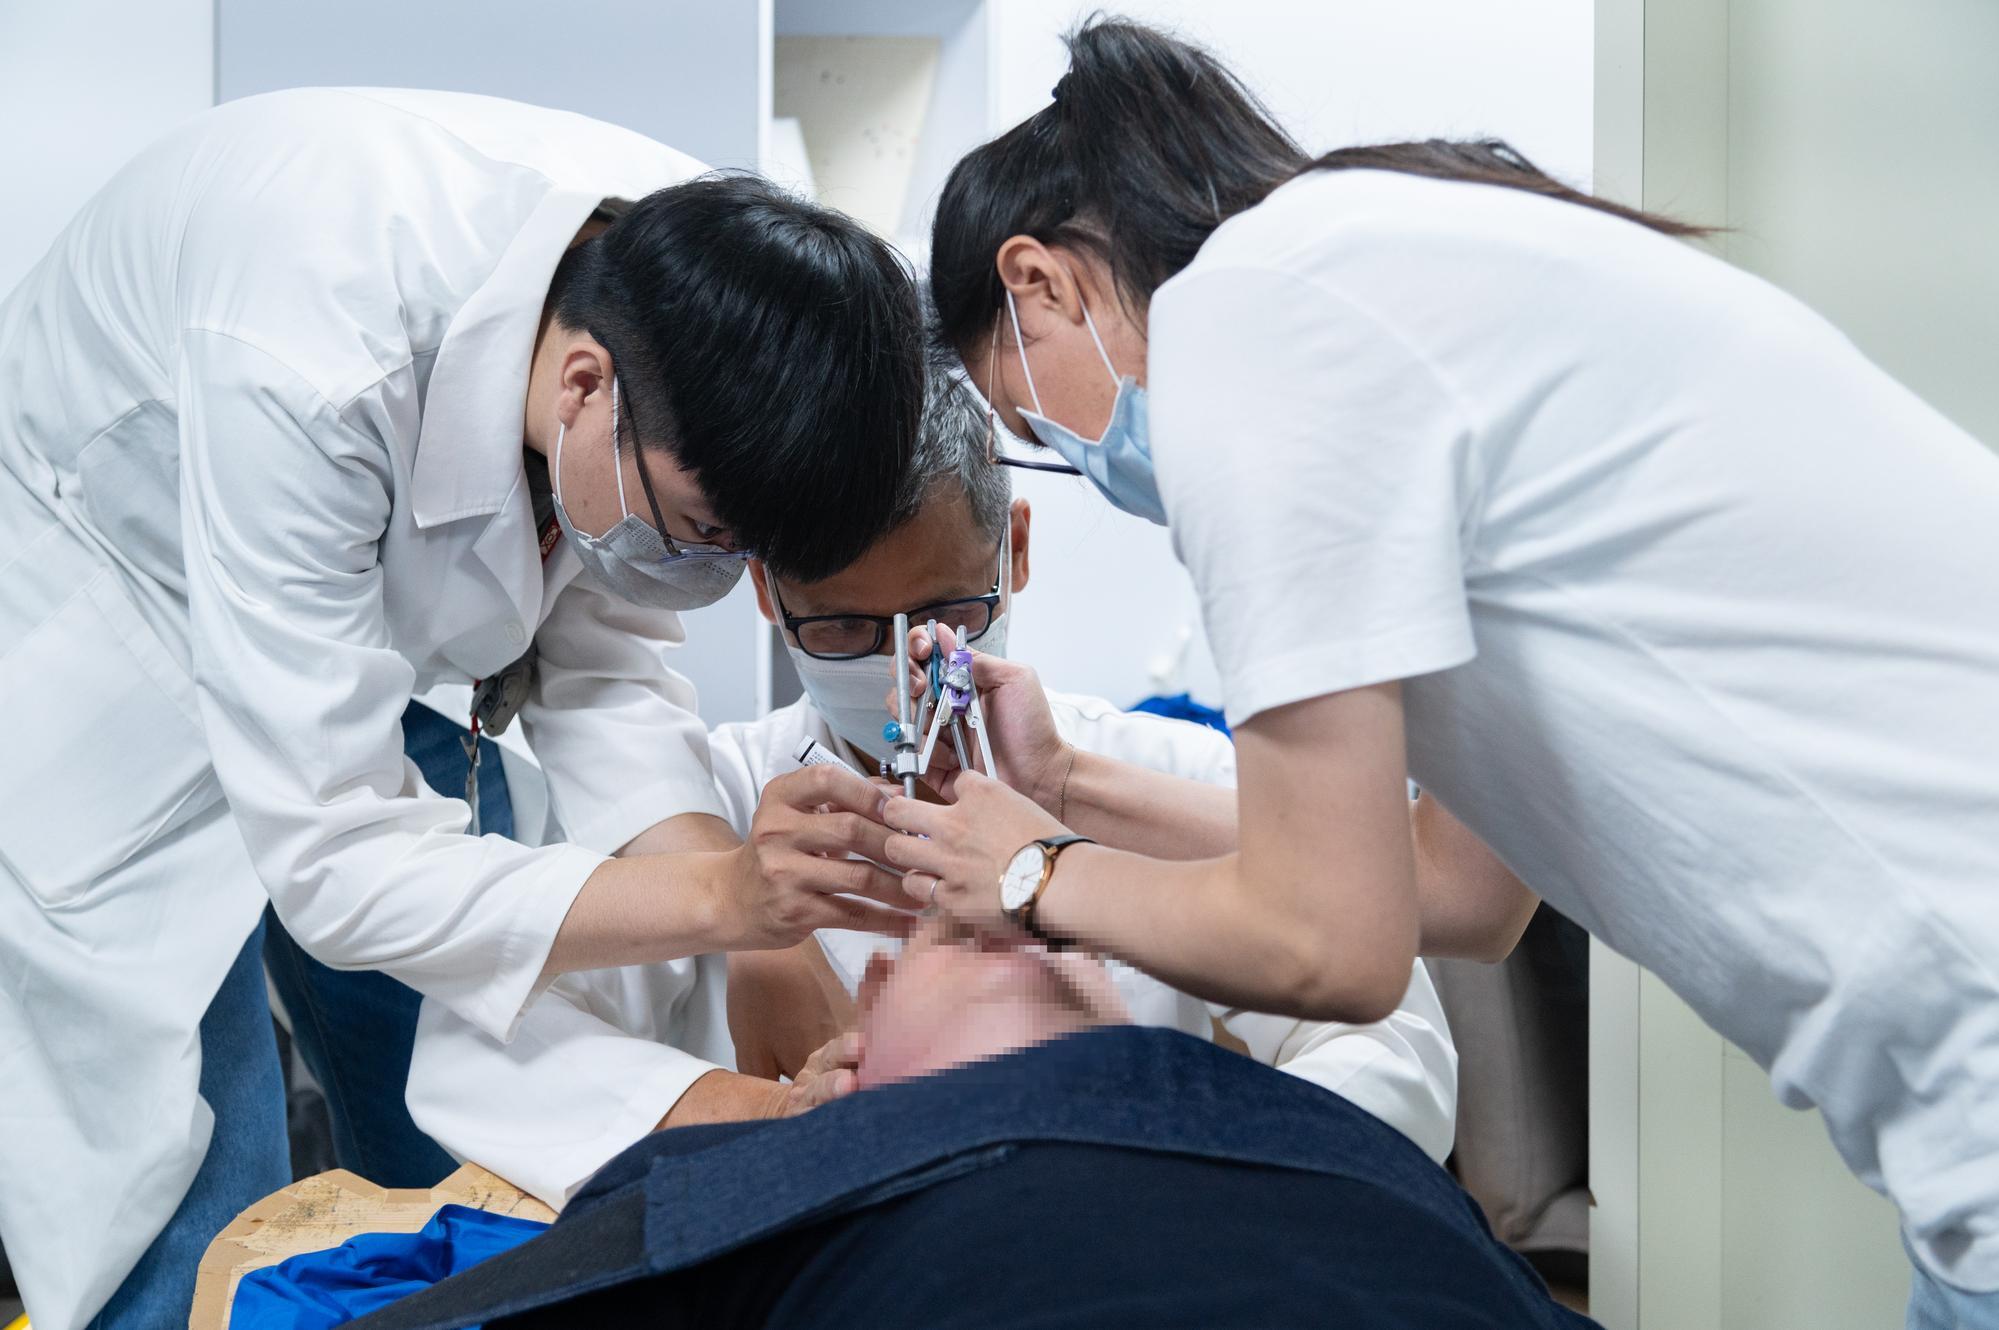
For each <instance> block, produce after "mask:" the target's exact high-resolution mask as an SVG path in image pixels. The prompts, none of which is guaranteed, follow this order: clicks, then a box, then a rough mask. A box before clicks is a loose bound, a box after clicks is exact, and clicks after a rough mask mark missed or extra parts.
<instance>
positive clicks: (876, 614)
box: [750, 369, 1030, 758]
mask: <svg viewBox="0 0 1999 1330" xmlns="http://www.w3.org/2000/svg"><path fill="white" fill-rule="evenodd" d="M1011 494H1012V490H1011V487H1010V485H1009V482H1008V480H1007V476H1006V468H1005V467H1003V466H1000V465H999V464H998V463H996V462H994V461H993V460H992V456H991V453H990V452H989V451H988V426H987V421H986V413H985V410H984V408H983V407H981V406H980V405H979V402H978V399H977V398H976V397H975V396H973V395H972V393H971V391H970V390H969V389H968V388H966V387H965V386H964V384H963V383H962V382H961V381H960V380H959V379H958V378H957V377H956V376H955V375H953V374H950V373H947V372H942V371H940V370H936V369H933V371H932V374H931V379H930V386H929V390H928V396H927V398H926V401H925V404H924V412H923V424H922V428H921V431H920V433H919V435H918V438H917V445H916V455H915V458H914V459H913V460H912V462H911V463H910V469H909V472H908V474H907V475H906V476H905V477H904V480H903V483H902V488H901V492H900V493H899V494H898V495H897V498H896V503H895V518H894V521H895V526H894V528H893V529H892V530H890V531H889V533H888V534H887V535H886V536H883V537H882V538H881V539H880V540H878V541H876V542H875V543H874V544H873V545H872V546H870V547H869V548H868V550H867V552H866V553H864V554H862V555H861V557H860V558H858V559H856V560H855V561H854V562H853V563H851V564H849V565H848V566H847V567H846V568H843V569H841V570H840V571H839V572H837V573H834V574H833V575H832V576H830V577H825V578H821V579H820V580H818V581H816V582H803V581H799V580H797V579H793V578H781V577H778V576H776V575H775V574H774V573H772V572H771V571H770V570H769V569H767V568H765V567H764V566H763V565H762V564H761V563H759V562H757V561H756V560H754V559H752V560H751V561H750V573H751V580H752V582H753V583H754V584H755V586H756V592H757V604H758V607H759V608H760V609H761V610H762V612H763V615H764V617H765V618H766V619H769V620H770V621H771V622H772V623H774V624H777V625H778V627H779V629H780V630H781V632H782V635H783V641H784V644H785V648H786V653H787V655H788V656H789V658H790V660H791V664H792V668H793V669H794V670H795V671H796V672H797V674H798V677H799V681H800V683H801V684H802V685H803V686H804V689H805V691H806V692H807V693H808V694H809V695H810V696H811V698H812V702H813V706H814V707H815V709H817V710H818V711H819V713H820V714H821V715H822V716H824V717H825V719H826V721H827V723H828V724H829V725H831V726H832V728H833V730H834V732H835V733H837V734H839V735H840V736H841V737H842V738H844V739H845V740H847V742H848V743H850V744H852V745H853V746H854V747H856V748H857V749H859V750H860V751H862V752H864V753H868V754H870V755H871V756H873V757H876V758H882V757H885V756H887V755H888V752H889V749H888V746H887V744H886V743H884V741H883V740H882V735H881V730H882V723H883V722H884V721H886V720H887V719H888V715H887V713H886V712H885V711H884V710H883V707H882V698H883V697H884V695H886V694H887V692H888V689H889V686H890V681H891V680H892V679H893V678H894V674H893V671H892V668H891V665H890V662H889V659H888V657H889V656H890V655H891V654H893V652H894V650H895V642H894V639H893V637H892V636H891V634H890V633H889V631H888V624H889V621H890V620H891V619H893V618H894V616H895V615H897V614H898V613H907V614H908V615H909V617H910V622H911V623H913V624H916V625H918V626H921V625H922V624H923V623H924V621H925V620H926V619H932V618H934V619H936V620H937V621H938V622H939V623H941V624H944V625H946V626H948V627H950V628H952V629H954V630H955V629H957V628H960V627H963V628H964V629H966V630H967V632H968V633H969V635H970V644H971V645H972V646H973V647H974V648H976V649H977V650H979V651H983V652H986V653H987V654H989V655H995V656H1003V655H1005V654H1006V624H1007V621H1008V619H1009V617H1010V616H1011V614H1012V609H1013V598H1014V594H1015V593H1016V592H1018V591H1019V590H1020V589H1021V588H1022V587H1024V586H1026V585H1027V574H1028V559H1027V545H1028V527H1029V516H1030V514H1029V511H1028V505H1027V501H1026V500H1025V499H1013V498H1011Z"/></svg>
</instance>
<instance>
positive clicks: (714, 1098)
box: [659, 1067, 785, 1129]
mask: <svg viewBox="0 0 1999 1330" xmlns="http://www.w3.org/2000/svg"><path fill="white" fill-rule="evenodd" d="M784 1104H785V1098H784V1086H783V1085H781V1084H779V1083H778V1082H777V1081H767V1080H764V1079H763V1078H762V1077H760V1076H744V1075H742V1074H741V1073H739V1072H733V1071H725V1070H723V1069H722V1068H720V1067H717V1068H716V1069H715V1070H713V1071H711V1072H709V1073H708V1074H707V1075H705V1076H703V1077H701V1079H699V1080H697V1081H695V1082H694V1084H692V1085H690V1086H688V1087H687V1092H686V1093H685V1094H683V1095H681V1096H680V1098H679V1100H678V1101H677V1102H675V1104H674V1105H673V1107H672V1108H670V1109H668V1110H667V1113H666V1116H665V1117H663V1118H661V1119H660V1121H659V1125H660V1128H662V1129H664V1128H667V1127H697V1126H700V1125H702V1124H704V1123H709V1122H747V1121H752V1120H756V1119H762V1118H775V1117H782V1116H783V1114H784Z"/></svg>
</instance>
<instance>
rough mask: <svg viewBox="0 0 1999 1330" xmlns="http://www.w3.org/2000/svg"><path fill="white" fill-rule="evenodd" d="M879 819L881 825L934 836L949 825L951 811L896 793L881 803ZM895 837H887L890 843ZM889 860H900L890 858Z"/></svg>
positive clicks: (913, 833) (915, 833)
mask: <svg viewBox="0 0 1999 1330" xmlns="http://www.w3.org/2000/svg"><path fill="white" fill-rule="evenodd" d="M881 820H882V825H884V826H886V827H889V828H891V829H893V830H896V831H906V832H908V833H910V835H913V836H934V835H936V834H937V833H938V832H940V831H943V830H944V829H945V828H946V827H948V826H950V825H951V813H950V810H949V809H947V808H944V807H942V806H940V805H938V804H927V803H924V802H923V801H922V800H921V799H906V798H904V797H903V796H901V795H899V794H898V795H891V796H889V798H888V799H887V800H885V801H884V802H883V803H882V807H881ZM897 839H899V838H897V837H890V838H889V840H890V843H891V844H893V843H894V841H895V840H897ZM890 862H892V863H897V862H900V861H899V860H895V859H891V860H890Z"/></svg>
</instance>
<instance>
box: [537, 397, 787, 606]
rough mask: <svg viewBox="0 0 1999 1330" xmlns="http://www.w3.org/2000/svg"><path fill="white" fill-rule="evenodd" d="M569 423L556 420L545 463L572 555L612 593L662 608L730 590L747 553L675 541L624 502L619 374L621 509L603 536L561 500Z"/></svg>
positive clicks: (616, 452)
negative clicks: (585, 527)
mask: <svg viewBox="0 0 1999 1330" xmlns="http://www.w3.org/2000/svg"><path fill="white" fill-rule="evenodd" d="M567 433H568V429H567V427H566V426H564V425H563V423H562V421H561V420H560V419H558V420H557V421H556V422H555V459H554V461H552V462H551V463H550V464H549V474H550V483H551V484H552V486H553V488H554V490H555V520H556V521H557V522H558V523H559V524H560V525H561V527H562V534H563V536H564V538H566V539H567V540H568V541H569V543H570V545H571V547H572V548H574V549H575V551H576V557H577V558H579V559H581V560H582V561H583V566H584V567H585V568H588V569H589V570H590V571H591V573H593V574H594V575H595V576H596V578H597V580H598V581H599V582H602V583H603V584H604V586H605V587H606V588H607V589H608V590H609V591H611V592H612V594H614V595H617V596H620V597H622V598H623V599H625V600H628V601H631V602H632V603H633V604H634V605H650V606H653V607H655V608H657V609H663V610H696V609H700V608H701V607H702V606H704V605H712V604H714V603H715V602H716V601H718V600H720V599H721V598H722V597H724V596H726V595H728V594H729V591H730V589H731V588H732V587H734V586H735V585H736V582H737V579H739V578H741V577H742V575H743V567H744V564H745V561H746V560H748V558H749V555H748V554H747V553H745V552H743V551H738V550H724V549H719V548H717V547H715V546H712V545H710V546H686V545H680V546H675V547H674V548H672V549H669V548H667V543H666V539H665V538H664V537H663V536H661V535H660V533H659V532H657V531H655V530H653V529H652V527H650V526H649V525H647V524H646V521H645V519H644V518H642V517H640V516H639V515H638V514H637V513H634V512H633V511H632V510H631V508H630V506H629V505H627V504H626V502H625V467H624V452H623V449H624V441H623V440H622V439H620V438H619V436H618V379H617V376H616V375H612V376H611V459H612V464H613V465H614V466H615V467H616V468H617V476H618V508H619V510H620V511H621V512H622V513H623V514H624V515H623V516H622V517H620V518H619V519H618V520H617V521H616V522H615V523H614V524H613V525H612V527H611V529H610V530H609V531H606V532H605V533H604V534H603V535H601V536H586V535H584V534H583V533H582V532H581V531H578V530H577V529H576V527H575V526H574V524H572V523H571V522H570V520H569V513H568V510H566V509H565V508H563V506H562V440H563V436H564V435H565V434H567Z"/></svg>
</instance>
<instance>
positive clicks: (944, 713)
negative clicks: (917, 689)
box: [917, 622, 999, 780]
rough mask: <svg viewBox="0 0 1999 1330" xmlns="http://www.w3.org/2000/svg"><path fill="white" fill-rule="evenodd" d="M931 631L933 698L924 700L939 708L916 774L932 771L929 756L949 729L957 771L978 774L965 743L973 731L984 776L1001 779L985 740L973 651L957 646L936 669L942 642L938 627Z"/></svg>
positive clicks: (962, 636)
mask: <svg viewBox="0 0 1999 1330" xmlns="http://www.w3.org/2000/svg"><path fill="white" fill-rule="evenodd" d="M929 627H930V659H931V662H932V669H931V671H930V691H931V693H932V694H934V696H933V697H927V698H926V699H925V702H926V704H932V705H935V707H936V714H935V715H934V716H933V717H932V719H931V722H930V733H929V734H928V735H927V736H926V737H925V739H924V741H923V753H922V755H921V756H920V757H919V758H918V759H917V770H919V771H928V770H929V769H930V756H931V754H932V753H934V752H935V751H936V750H937V737H938V735H940V734H942V733H943V732H944V729H945V727H946V726H947V725H948V726H949V727H950V730H951V748H952V750H953V751H954V752H955V753H956V754H957V756H958V769H959V770H961V771H977V770H979V769H980V768H979V767H978V766H976V765H974V764H973V762H972V754H971V750H970V746H969V745H968V744H967V743H966V741H965V731H966V730H968V729H969V730H971V731H972V732H973V734H974V735H975V736H976V737H977V739H978V748H979V756H980V758H981V759H983V762H984V771H985V774H986V775H988V776H991V777H992V778H993V779H994V780H998V779H999V767H998V766H997V765H996V764H995V763H994V762H993V745H992V740H991V739H989V738H988V737H987V736H986V716H985V709H984V708H983V707H981V706H980V705H979V690H978V686H977V685H976V684H975V683H974V682H973V677H972V649H971V648H970V647H967V646H954V647H953V648H952V650H951V654H950V656H949V657H948V658H947V659H946V660H945V661H944V662H943V665H942V667H941V668H938V667H937V650H938V643H939V639H938V637H937V625H936V624H935V623H934V622H933V623H931V624H930V625H929ZM964 640H965V630H964V629H963V628H960V629H959V630H958V633H957V641H958V642H960V643H962V642H963V641H964Z"/></svg>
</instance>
